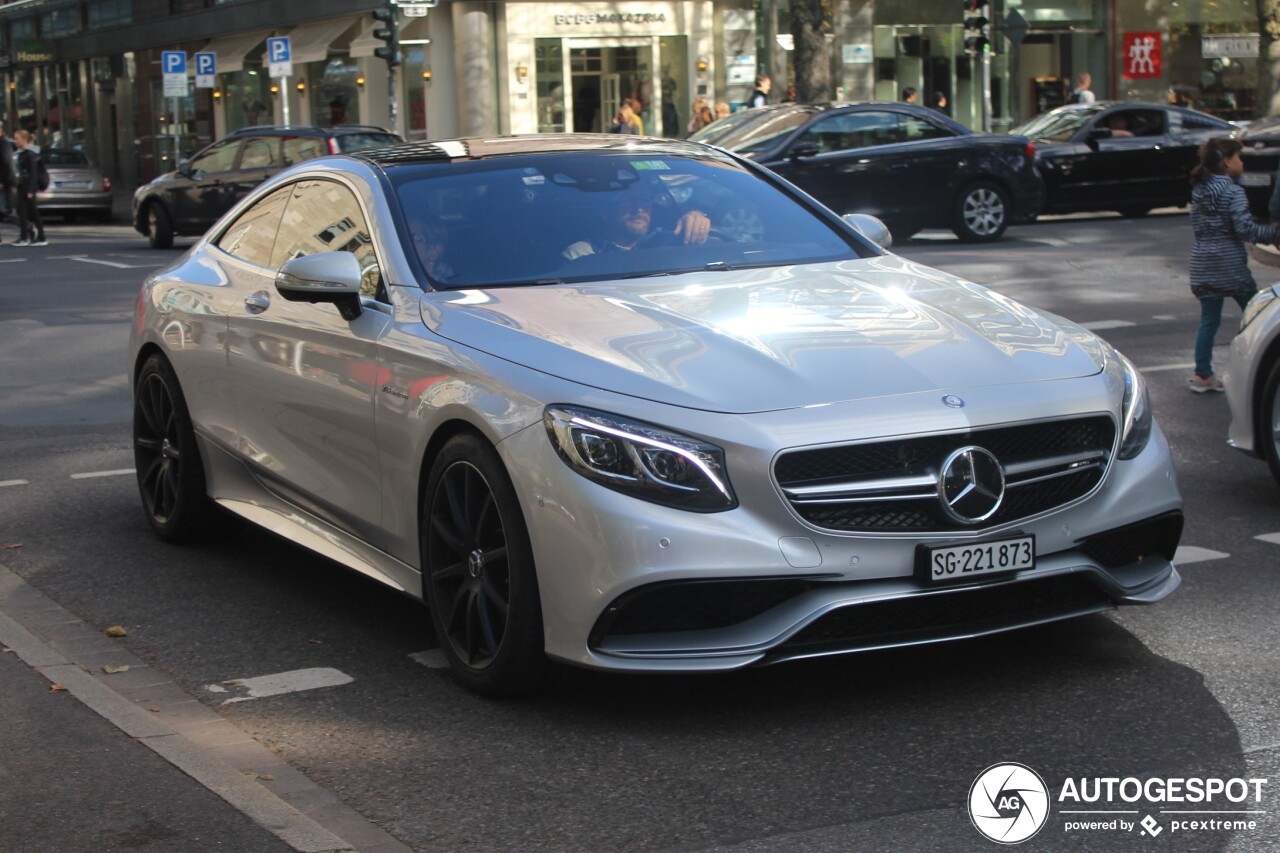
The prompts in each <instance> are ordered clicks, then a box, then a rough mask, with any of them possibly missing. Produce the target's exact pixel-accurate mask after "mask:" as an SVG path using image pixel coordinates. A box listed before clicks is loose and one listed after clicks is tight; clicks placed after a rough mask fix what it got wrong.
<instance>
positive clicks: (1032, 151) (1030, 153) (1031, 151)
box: [1027, 140, 1036, 160]
mask: <svg viewBox="0 0 1280 853" xmlns="http://www.w3.org/2000/svg"><path fill="white" fill-rule="evenodd" d="M1035 156H1036V144H1035V143H1034V142H1032V141H1030V140H1028V141H1027V159H1028V160H1034V159H1035Z"/></svg>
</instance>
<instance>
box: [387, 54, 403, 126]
mask: <svg viewBox="0 0 1280 853" xmlns="http://www.w3.org/2000/svg"><path fill="white" fill-rule="evenodd" d="M387 115H388V116H389V118H390V122H391V130H392V132H393V133H399V132H400V128H399V127H398V126H397V123H396V66H394V65H392V66H391V67H389V68H388V69H387Z"/></svg>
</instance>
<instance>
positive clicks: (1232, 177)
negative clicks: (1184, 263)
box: [1187, 139, 1280, 394]
mask: <svg viewBox="0 0 1280 853" xmlns="http://www.w3.org/2000/svg"><path fill="white" fill-rule="evenodd" d="M1240 149H1241V145H1240V143H1239V141H1237V140H1235V139H1210V140H1209V141H1208V142H1206V143H1205V144H1204V145H1201V146H1200V165H1199V166H1197V167H1196V168H1195V169H1194V170H1192V172H1191V183H1192V188H1191V231H1192V233H1193V234H1194V236H1195V243H1194V244H1193V245H1192V246H1191V292H1192V294H1194V295H1195V297H1196V299H1199V300H1200V330H1199V332H1197V333H1196V372H1195V375H1194V376H1192V377H1191V378H1190V379H1189V380H1187V382H1188V384H1189V385H1190V386H1191V390H1192V391H1194V392H1195V393H1197V394H1203V393H1205V392H1206V391H1219V392H1220V391H1222V390H1223V388H1222V381H1221V380H1220V379H1218V377H1216V376H1214V375H1213V342H1214V339H1215V338H1216V337H1217V335H1218V327H1219V326H1220V325H1221V324H1222V301H1223V300H1224V299H1226V298H1227V297H1228V296H1229V297H1231V298H1232V299H1234V300H1235V301H1236V303H1237V304H1238V305H1239V306H1240V308H1241V309H1242V310H1243V309H1244V307H1245V305H1247V304H1248V302H1249V299H1250V298H1251V297H1252V296H1253V294H1254V293H1255V292H1257V290H1258V285H1257V284H1256V283H1255V282H1254V280H1253V273H1251V272H1249V255H1248V253H1247V252H1246V251H1245V247H1244V244H1245V243H1246V242H1248V243H1275V242H1276V240H1277V238H1280V232H1278V231H1277V228H1276V226H1275V225H1263V224H1261V223H1259V222H1256V221H1254V218H1253V216H1252V215H1251V214H1250V213H1249V201H1248V199H1246V198H1245V194H1244V190H1243V189H1241V188H1240V186H1239V185H1238V184H1237V183H1236V179H1237V178H1239V177H1240V175H1241V174H1242V173H1243V172H1244V163H1243V162H1242V161H1241V160H1240Z"/></svg>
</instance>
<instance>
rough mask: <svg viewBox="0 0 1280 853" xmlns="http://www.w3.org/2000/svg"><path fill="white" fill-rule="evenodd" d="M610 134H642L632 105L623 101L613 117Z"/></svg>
mask: <svg viewBox="0 0 1280 853" xmlns="http://www.w3.org/2000/svg"><path fill="white" fill-rule="evenodd" d="M609 132H610V133H630V134H639V133H640V122H639V121H637V120H636V114H635V112H633V111H632V109H631V104H629V103H628V102H626V101H623V102H622V103H621V104H620V105H619V106H618V112H617V113H615V114H614V116H613V125H612V126H611V127H610V128H609Z"/></svg>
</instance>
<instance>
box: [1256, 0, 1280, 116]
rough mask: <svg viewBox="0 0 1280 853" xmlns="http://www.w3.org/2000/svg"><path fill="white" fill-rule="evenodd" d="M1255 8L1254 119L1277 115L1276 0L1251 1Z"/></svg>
mask: <svg viewBox="0 0 1280 853" xmlns="http://www.w3.org/2000/svg"><path fill="white" fill-rule="evenodd" d="M1255 2H1256V3H1257V6H1258V32H1259V33H1260V36H1259V38H1258V54H1259V56H1258V100H1257V103H1256V104H1255V106H1254V111H1255V112H1256V113H1257V116H1258V118H1264V117H1266V116H1269V115H1275V114H1276V113H1280V0H1255Z"/></svg>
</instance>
